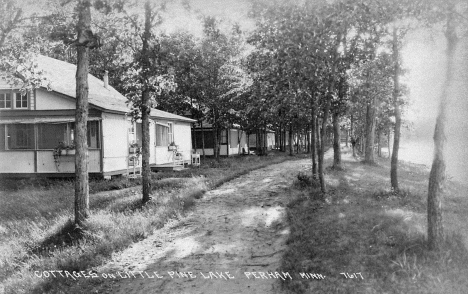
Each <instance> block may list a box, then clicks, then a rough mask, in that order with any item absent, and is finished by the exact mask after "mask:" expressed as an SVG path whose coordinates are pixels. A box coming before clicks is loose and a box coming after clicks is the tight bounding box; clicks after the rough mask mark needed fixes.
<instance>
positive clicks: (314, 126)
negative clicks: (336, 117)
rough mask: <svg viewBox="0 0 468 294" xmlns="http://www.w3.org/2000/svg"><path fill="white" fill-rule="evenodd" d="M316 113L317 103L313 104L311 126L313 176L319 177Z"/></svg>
mask: <svg viewBox="0 0 468 294" xmlns="http://www.w3.org/2000/svg"><path fill="white" fill-rule="evenodd" d="M316 116H317V115H316V113H315V105H314V106H312V126H311V132H310V135H311V138H310V139H311V143H310V145H311V152H312V178H313V179H317V161H316V153H317V140H316V129H317V117H316Z"/></svg>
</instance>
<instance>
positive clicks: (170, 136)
mask: <svg viewBox="0 0 468 294" xmlns="http://www.w3.org/2000/svg"><path fill="white" fill-rule="evenodd" d="M167 125H168V126H169V130H168V133H167V139H168V140H169V144H170V143H172V142H174V127H173V124H172V123H168V124H167ZM169 144H168V145H169Z"/></svg>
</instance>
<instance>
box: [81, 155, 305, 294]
mask: <svg viewBox="0 0 468 294" xmlns="http://www.w3.org/2000/svg"><path fill="white" fill-rule="evenodd" d="M308 162H309V160H299V161H287V162H284V163H280V164H275V165H271V166H268V167H266V168H263V169H260V170H256V171H253V172H251V173H249V174H247V175H245V176H242V177H240V178H237V179H235V180H233V181H231V182H228V183H226V184H224V185H222V186H221V187H219V188H217V189H215V190H212V191H209V192H207V193H206V194H205V195H204V196H203V198H202V199H200V200H199V201H198V202H197V203H196V205H195V208H194V209H193V210H192V211H191V212H190V213H189V214H188V215H187V216H186V217H184V218H183V219H182V220H179V221H177V222H173V223H170V224H168V225H166V226H165V227H164V228H163V229H161V230H160V231H157V232H156V233H155V234H154V235H152V236H150V237H148V238H147V239H145V240H143V241H141V242H139V243H136V244H134V246H132V247H131V248H129V249H127V250H125V251H123V252H121V253H120V254H118V255H116V256H114V258H113V261H112V262H111V263H108V264H106V265H105V266H103V267H101V268H99V269H97V272H98V273H99V274H100V275H102V274H103V273H104V274H114V275H116V276H117V278H116V279H108V280H106V281H105V282H104V283H103V284H101V285H99V286H98V288H94V289H92V292H93V293H122V294H123V293H125V294H129V293H205V294H207V293H277V292H279V290H278V288H279V286H280V281H279V280H280V279H284V278H286V279H287V278H288V277H287V275H285V274H283V273H282V272H281V270H280V269H279V266H280V259H281V255H282V253H283V251H284V248H285V241H286V239H287V236H288V234H289V230H288V227H287V224H286V221H285V205H286V204H287V202H288V199H287V193H283V191H284V190H285V189H286V188H287V187H289V186H290V185H291V183H292V181H293V179H294V178H295V177H296V175H297V172H298V171H299V170H301V169H304V167H305V166H306V165H307V163H308ZM124 277H127V278H124ZM81 290H84V289H81Z"/></svg>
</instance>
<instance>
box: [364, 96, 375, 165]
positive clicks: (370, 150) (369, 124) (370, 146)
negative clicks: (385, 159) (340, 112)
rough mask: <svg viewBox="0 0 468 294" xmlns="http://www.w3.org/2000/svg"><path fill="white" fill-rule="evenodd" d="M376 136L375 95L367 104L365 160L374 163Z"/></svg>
mask: <svg viewBox="0 0 468 294" xmlns="http://www.w3.org/2000/svg"><path fill="white" fill-rule="evenodd" d="M374 136H375V97H373V98H372V99H371V102H370V103H369V104H367V113H366V147H365V155H364V161H365V162H366V163H374V162H375V160H374Z"/></svg>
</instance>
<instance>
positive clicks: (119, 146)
mask: <svg viewBox="0 0 468 294" xmlns="http://www.w3.org/2000/svg"><path fill="white" fill-rule="evenodd" d="M37 62H38V66H39V68H40V69H42V70H44V71H45V73H46V76H47V78H48V79H49V81H50V82H51V84H50V86H51V89H52V91H48V90H47V89H44V88H38V89H35V90H34V91H31V92H29V93H27V94H21V93H20V92H19V91H18V90H16V89H12V88H11V87H10V86H9V85H8V84H7V83H6V82H5V81H0V162H1V164H0V176H3V177H5V176H31V175H43V176H71V175H73V174H74V156H73V152H74V150H73V149H74V148H73V140H74V121H75V109H76V106H75V91H76V90H75V89H76V87H75V73H76V66H75V65H72V64H69V63H66V62H63V61H59V60H56V59H53V58H50V57H45V56H39V57H38V60H37ZM104 80H105V82H103V81H101V80H100V79H98V78H96V77H94V76H92V75H89V81H88V82H89V119H88V146H89V152H88V156H89V173H90V175H94V176H104V177H106V176H112V175H120V174H128V173H130V172H131V170H132V169H133V165H136V166H138V152H135V151H138V149H136V150H135V149H132V148H130V147H135V145H137V144H139V146H141V128H140V127H139V126H138V122H136V123H135V122H132V120H131V117H130V116H128V115H127V113H128V112H129V108H128V106H127V104H126V98H125V97H124V96H123V95H122V94H120V93H119V92H117V91H116V90H115V89H114V88H113V87H111V86H110V85H108V84H107V79H106V78H104ZM193 122H194V120H191V119H189V118H186V117H182V116H178V115H175V114H171V113H168V112H164V111H160V110H152V112H151V123H150V135H151V136H150V141H151V145H150V146H151V151H150V163H151V166H152V168H157V167H158V166H168V165H169V166H171V165H174V163H176V161H177V163H179V164H183V163H187V162H190V156H191V146H192V143H191V124H192V123H193ZM173 142H174V143H173ZM171 143H173V145H177V146H178V147H177V149H176V150H172V148H169V147H168V146H169V145H170V144H171ZM135 155H136V156H135ZM134 159H136V160H134Z"/></svg>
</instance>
